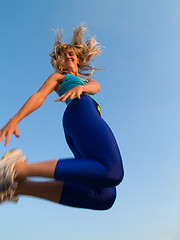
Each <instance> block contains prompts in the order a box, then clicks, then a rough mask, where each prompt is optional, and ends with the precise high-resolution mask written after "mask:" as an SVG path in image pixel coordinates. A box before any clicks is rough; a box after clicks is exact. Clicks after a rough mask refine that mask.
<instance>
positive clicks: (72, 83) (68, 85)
mask: <svg viewBox="0 0 180 240" xmlns="http://www.w3.org/2000/svg"><path fill="white" fill-rule="evenodd" d="M86 83H88V80H83V79H81V78H79V77H77V76H74V75H71V74H69V73H66V76H65V78H64V81H63V82H62V84H61V86H60V88H59V96H61V95H63V94H64V93H66V92H67V91H69V90H70V89H72V88H74V87H76V86H78V85H84V84H86ZM88 95H89V96H90V97H91V98H92V99H93V100H94V101H95V102H96V103H97V101H96V99H95V95H94V94H88ZM70 102H71V100H70V99H69V98H68V99H67V100H66V101H65V103H66V104H67V105H68V104H69V103H70Z"/></svg>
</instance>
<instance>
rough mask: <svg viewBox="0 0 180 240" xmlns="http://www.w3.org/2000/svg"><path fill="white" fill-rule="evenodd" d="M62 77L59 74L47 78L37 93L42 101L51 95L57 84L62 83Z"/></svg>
mask: <svg viewBox="0 0 180 240" xmlns="http://www.w3.org/2000/svg"><path fill="white" fill-rule="evenodd" d="M63 78H64V76H63V75H61V74H59V73H53V74H52V75H50V76H49V77H48V79H47V80H46V81H45V82H44V84H43V85H42V86H41V87H40V89H39V90H38V91H37V94H39V95H40V97H41V98H42V99H45V98H46V97H47V96H48V95H49V94H50V93H52V92H53V91H54V90H55V89H56V86H57V84H59V82H61V81H63Z"/></svg>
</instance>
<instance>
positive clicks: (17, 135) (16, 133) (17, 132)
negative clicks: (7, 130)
mask: <svg viewBox="0 0 180 240" xmlns="http://www.w3.org/2000/svg"><path fill="white" fill-rule="evenodd" d="M14 135H15V136H16V137H20V135H19V129H18V128H17V129H16V130H15V131H14Z"/></svg>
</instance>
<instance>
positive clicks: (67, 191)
mask: <svg viewBox="0 0 180 240" xmlns="http://www.w3.org/2000/svg"><path fill="white" fill-rule="evenodd" d="M115 199H116V188H115V187H111V188H103V189H97V188H93V187H90V186H85V185H80V184H73V183H64V186H63V191H62V195H61V199H60V202H59V203H60V204H63V205H66V206H71V207H78V208H87V209H92V210H107V209H109V208H111V207H112V205H113V204H114V201H115Z"/></svg>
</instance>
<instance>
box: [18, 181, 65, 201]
mask: <svg viewBox="0 0 180 240" xmlns="http://www.w3.org/2000/svg"><path fill="white" fill-rule="evenodd" d="M62 188H63V182H61V181H49V182H31V181H26V180H25V181H23V182H20V183H19V184H18V187H17V189H16V192H15V195H28V196H33V197H38V198H42V199H46V200H49V201H52V202H56V203H59V201H60V198H61V193H62Z"/></svg>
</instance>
